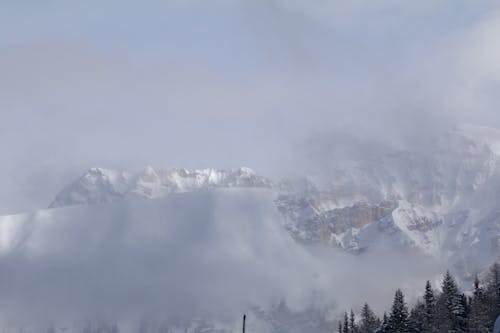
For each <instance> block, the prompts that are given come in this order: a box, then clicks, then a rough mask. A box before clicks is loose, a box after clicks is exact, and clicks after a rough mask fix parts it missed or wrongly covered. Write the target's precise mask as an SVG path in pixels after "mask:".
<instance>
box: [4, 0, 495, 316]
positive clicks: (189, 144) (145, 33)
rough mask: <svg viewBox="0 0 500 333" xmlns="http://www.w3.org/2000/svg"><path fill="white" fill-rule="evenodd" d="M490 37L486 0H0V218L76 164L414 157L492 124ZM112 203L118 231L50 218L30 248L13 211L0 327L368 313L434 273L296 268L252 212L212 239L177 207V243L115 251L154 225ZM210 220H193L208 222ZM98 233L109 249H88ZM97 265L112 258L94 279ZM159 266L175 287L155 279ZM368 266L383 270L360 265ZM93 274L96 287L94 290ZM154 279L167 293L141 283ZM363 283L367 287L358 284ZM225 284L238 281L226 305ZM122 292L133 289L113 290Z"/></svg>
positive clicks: (266, 170)
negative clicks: (146, 316) (13, 322)
mask: <svg viewBox="0 0 500 333" xmlns="http://www.w3.org/2000/svg"><path fill="white" fill-rule="evenodd" d="M499 34H500V8H499V5H498V3H497V2H496V1H487V0H478V1H474V2H467V1H457V0H438V1H423V2H418V3H417V2H412V3H410V2H399V1H391V0H377V1H368V0H356V1H349V2H348V3H347V2H343V1H320V0H317V1H316V0H315V1H299V0H267V1H264V0H254V1H243V0H214V1H210V2H207V1H201V0H199V1H198V0H188V1H178V0H169V1H154V0H152V1H145V2H141V3H138V2H134V1H127V0H122V1H117V0H110V1H106V2H102V1H97V0H90V1H85V2H76V1H62V0H52V1H44V2H40V1H34V0H21V1H15V2H14V1H0V152H1V156H2V158H1V162H2V163H1V164H0V184H1V185H2V186H0V215H7V214H13V213H19V212H26V211H28V212H30V211H35V210H37V209H40V208H44V207H47V206H48V204H49V203H50V202H51V201H52V199H53V197H54V196H55V194H56V193H57V192H59V190H61V189H62V188H63V187H64V186H65V185H67V184H68V183H69V182H71V181H73V180H74V179H75V178H76V177H77V176H79V175H81V174H82V173H83V172H84V171H85V170H86V169H88V168H89V167H93V166H100V167H106V168H118V169H128V170H131V171H136V170H140V169H143V168H145V167H146V166H147V165H153V166H155V167H159V168H166V167H186V168H237V167H240V166H248V167H251V168H253V169H255V170H256V171H257V173H258V174H261V175H264V176H269V177H272V178H273V179H279V178H283V177H297V176H302V175H305V174H307V173H309V172H320V171H321V170H322V168H323V167H324V166H325V165H327V166H328V165H329V164H328V163H329V162H330V161H331V160H333V159H337V160H341V159H342V158H347V157H349V158H350V157H352V153H353V152H354V153H355V154H358V155H363V154H364V153H365V152H370V153H371V154H377V153H378V152H382V151H384V149H387V147H395V148H397V149H419V150H424V151H425V150H426V149H428V148H429V147H431V146H432V144H433V139H434V137H435V136H437V135H441V134H442V133H446V131H448V130H449V129H451V128H453V127H454V126H456V125H458V124H461V123H474V124H478V125H488V126H492V127H500V117H498V110H499V107H500V103H499V101H498V97H497V93H498V88H499V86H500V85H499V84H500V60H498V59H500V57H498V54H499V53H500V50H499V48H500V44H499V43H498V42H497V39H498V35H499ZM325 161H327V162H328V163H326V164H325ZM210 200H211V199H210V198H209V201H210ZM195 203H196V200H195ZM136 204H137V205H139V206H140V205H146V206H147V205H148V204H147V203H141V204H139V203H136ZM124 205H126V204H124ZM150 205H153V204H150ZM117 207H118V208H120V209H121V210H119V211H120V212H119V213H117V214H118V218H117V217H116V216H115V215H113V214H114V213H113V214H111V213H110V212H107V213H106V209H105V208H103V207H101V208H99V209H102V211H101V210H99V209H98V210H97V211H96V212H94V213H92V214H96V215H97V214H98V213H99V212H102V213H103V214H104V216H107V217H109V219H108V220H106V219H104V221H101V220H99V219H95V220H92V219H91V220H92V221H94V222H95V223H97V222H104V223H103V224H102V225H99V226H98V227H96V229H95V230H97V231H98V232H96V234H92V231H91V229H87V230H80V229H79V228H80V227H81V226H82V225H84V224H83V222H85V223H86V222H89V221H86V220H85V214H84V215H78V214H77V216H79V218H78V219H76V221H74V225H72V226H73V227H74V229H72V228H73V227H71V228H70V226H69V225H67V224H65V223H62V222H64V221H66V220H65V219H64V216H65V215H64V214H63V213H58V214H62V215H60V216H59V217H58V219H59V220H58V221H60V222H61V223H62V224H61V225H62V227H60V225H51V224H50V223H48V225H49V226H48V227H47V228H48V229H47V230H48V231H47V234H45V236H44V237H41V238H36V237H35V236H36V233H35V236H33V232H34V231H33V230H35V231H37V232H41V233H42V234H43V232H44V231H43V230H44V229H43V228H45V227H44V226H45V225H44V224H41V225H42V226H36V227H35V226H34V223H32V222H30V221H39V220H40V219H41V220H43V216H42V217H40V216H38V215H36V214H35V215H33V216H31V215H25V217H23V218H22V221H23V222H22V223H21V224H22V225H23V226H26V227H27V228H28V229H27V230H28V231H29V232H28V234H29V235H30V236H29V237H28V236H26V238H23V235H24V234H22V233H21V234H20V235H19V237H20V238H19V239H21V240H25V241H26V243H22V242H21V243H20V244H23V245H22V246H21V247H20V250H19V252H16V251H14V252H12V253H10V254H9V255H6V256H4V257H2V259H1V262H0V269H1V270H2V272H0V273H1V274H0V275H1V276H2V279H3V280H2V281H3V282H5V283H2V284H0V293H1V297H0V307H1V309H0V312H1V313H2V314H5V316H9V315H12V316H14V317H15V316H16V315H20V314H22V315H23V316H26V317H31V318H47V317H51V316H52V317H53V316H57V315H59V316H67V317H72V316H74V315H75V313H78V314H82V313H85V314H87V313H90V312H92V311H94V312H106V311H109V312H110V313H109V315H110V316H112V317H113V316H115V317H120V316H127V315H129V314H131V313H132V314H136V313H138V312H140V311H138V309H139V308H141V309H143V310H148V311H150V312H154V311H156V310H157V309H158V308H162V309H163V310H165V312H168V313H170V314H179V315H182V316H185V315H186V311H184V310H186V309H188V308H189V309H190V311H191V310H192V311H194V312H195V314H196V315H199V316H204V315H207V314H211V311H215V312H217V313H219V314H220V313H225V315H228V316H229V317H230V319H231V320H232V319H234V318H237V317H238V316H239V315H240V313H241V311H244V310H245V309H247V307H248V306H249V303H252V302H253V301H255V303H259V302H260V303H266V304H265V305H267V306H269V305H270V304H276V303H277V302H279V301H280V300H281V299H282V298H283V297H285V295H286V300H287V304H289V305H290V306H291V307H292V308H293V309H296V310H301V309H304V308H306V307H307V306H309V305H311V303H314V302H318V299H317V298H315V299H314V300H311V299H310V298H309V297H310V295H311V294H315V293H318V290H320V291H321V293H320V294H321V297H319V299H320V302H324V303H325V304H329V305H332V306H334V307H335V309H340V308H343V307H356V306H360V305H362V303H363V302H364V301H366V300H369V301H372V304H373V305H374V307H375V308H376V309H377V311H379V312H380V311H381V310H383V309H386V308H387V305H388V304H386V303H384V302H383V301H380V300H382V299H383V300H389V299H390V297H391V295H392V292H393V290H394V288H396V287H405V286H404V285H403V286H401V285H400V283H399V282H400V281H402V280H405V281H407V283H408V285H410V284H411V283H412V282H414V281H421V280H422V281H423V280H425V279H427V278H432V277H434V276H435V275H436V274H438V273H439V272H442V270H443V269H444V267H443V266H442V265H441V263H439V262H434V261H432V260H427V259H423V260H420V259H422V258H415V260H408V257H404V256H400V255H399V254H391V255H390V256H391V257H388V254H387V251H386V249H374V250H373V251H372V252H371V254H370V255H366V256H360V257H357V259H356V260H355V261H353V260H352V257H350V256H345V255H342V254H338V253H333V252H329V251H327V252H326V253H323V252H322V251H323V250H317V251H320V252H321V253H315V255H312V254H311V252H310V251H312V250H310V249H309V250H305V249H303V248H301V247H298V245H297V244H295V243H291V239H289V237H288V235H286V237H285V235H282V234H281V232H284V231H283V230H281V229H280V230H281V231H277V230H275V227H274V226H273V225H272V224H269V223H264V222H265V221H267V219H261V218H262V216H258V217H257V218H255V220H254V221H252V223H254V222H255V225H251V226H250V225H249V224H250V219H251V217H255V216H254V215H252V214H248V215H246V217H247V218H248V221H247V220H240V219H235V221H233V222H236V221H237V222H239V224H237V225H231V224H230V223H224V224H223V225H224V227H226V228H227V227H228V226H231V228H229V229H224V230H226V231H224V230H219V229H217V227H218V226H220V225H219V224H217V223H216V222H214V221H218V220H217V219H215V218H214V219H213V220H209V222H210V221H211V222H212V223H211V224H210V223H208V224H201V223H199V220H200V217H199V216H197V215H196V212H192V211H190V209H189V208H186V211H187V212H189V213H186V216H184V218H185V220H183V222H182V223H180V222H179V221H178V220H176V219H178V217H176V218H174V220H175V221H177V222H178V223H173V224H172V225H170V227H171V228H179V229H178V230H175V232H173V233H172V235H175V236H176V237H179V238H178V239H176V238H175V237H174V238H172V239H168V240H161V241H158V242H157V243H154V242H153V243H152V244H148V243H147V241H148V240H150V236H151V235H147V237H142V236H138V238H137V239H136V240H135V241H137V242H142V244H143V245H144V244H146V245H147V246H144V247H135V245H134V238H133V237H131V235H134V237H135V236H137V234H135V232H137V233H139V234H140V233H141V232H148V231H151V232H152V233H153V232H154V228H156V227H158V226H157V225H154V223H153V222H154V221H155V219H161V216H160V217H158V216H156V217H154V216H152V217H151V221H152V222H151V223H153V224H152V225H150V226H148V225H146V226H143V227H144V229H141V230H136V229H138V228H137V223H135V222H137V220H139V219H140V217H138V216H136V215H134V214H136V211H135V210H134V209H139V211H141V212H143V210H142V209H140V208H137V207H135V208H130V207H125V206H117ZM168 207H169V206H168V205H167V208H168ZM210 207H211V206H209V207H205V208H204V206H203V205H201V206H199V212H198V213H200V214H201V213H203V212H205V213H207V215H209V216H211V215H212V213H213V212H212V211H211V209H212V208H210ZM240 208H241V207H240ZM72 209H73V208H72ZM75 209H76V210H78V209H81V210H84V208H75ZM165 209H166V208H165ZM204 209H205V210H204ZM225 209H232V208H231V207H227V206H225V207H224V209H223V210H224V211H225ZM70 210H71V209H70ZM167 210H168V209H167ZM63 211H64V209H63V210H61V212H63ZM244 211H246V212H247V213H248V212H249V211H251V209H249V208H245V209H244ZM181 212H182V211H181ZM115 213H116V212H115ZM128 213H130V215H127V214H128ZM38 214H42V215H43V214H44V213H43V212H42V213H38ZM47 214H49V213H47ZM106 214H111V215H106ZM151 214H153V215H154V213H151ZM158 214H160V212H158ZM169 214H170V213H169ZM179 214H181V213H179ZM190 214H191V215H190ZM256 214H257V213H256ZM266 214H267V213H266ZM49 215H50V214H49ZM96 215H92V216H96ZM160 215H161V214H160ZM26 216H28V217H26ZM61 216H62V217H61ZM111 216H113V217H111ZM225 216H226V215H225ZM229 216H232V215H231V214H229ZM243 216H245V215H243ZM115 219H116V220H115ZM180 220H182V219H180ZM223 220H224V219H223ZM273 220H274V219H273ZM2 221H5V220H2ZM124 221H125V222H126V223H123V225H120V224H119V223H118V222H124ZM190 221H191V222H190ZM193 221H194V222H193ZM224 221H226V220H224ZM259 221H260V222H259ZM2 223H6V222H2ZM9 223H10V222H9ZM134 223H135V224H134ZM183 223H184V224H183ZM245 223H247V225H245ZM209 226H213V227H214V228H215V231H209V230H206V229H205V228H208V227H209ZM236 226H239V227H242V228H243V229H244V230H245V231H248V233H243V234H241V231H240V230H239V229H238V232H236V231H235V230H233V229H232V228H235V227H236ZM148 227H151V228H153V230H151V229H148ZM164 227H165V228H166V226H163V225H162V227H161V228H164ZM30 228H34V229H30ZM38 228H40V229H38ZM58 228H62V229H61V230H58ZM102 228H104V230H103V229H102ZM106 228H110V229H106ZM161 228H160V229H161ZM183 228H185V229H183ZM200 228H201V229H202V230H203V231H205V232H206V233H202V232H201V231H202V230H200ZM115 229H118V232H119V235H120V236H123V237H124V238H117V239H114V240H113V239H112V238H111V239H109V240H106V239H103V237H106V235H110V234H111V231H116V230H115ZM5 230H6V229H5ZM5 230H3V232H5ZM23 230H24V229H23ZM110 230H111V231H110ZM228 230H229V233H230V235H229V236H230V237H226V236H228V235H227V234H224V232H227V231H228ZM56 231H59V232H61V234H58V233H57V232H56ZM160 231H162V232H164V231H165V230H163V229H161V230H160ZM267 231H269V232H271V234H272V235H274V234H273V233H274V232H276V233H277V235H278V236H276V235H274V236H276V237H274V238H273V237H271V236H270V235H268V234H266V232H267ZM80 232H81V233H80ZM99 232H102V234H99ZM212 233H214V234H215V236H214V234H212ZM28 234H27V235H28ZM129 236H130V239H129V238H127V237H129ZM143 236H144V235H143ZM211 236H214V237H211ZM240 236H241V237H242V239H240V238H238V237H240ZM264 236H266V237H267V236H269V237H270V238H269V239H267V238H264V240H262V239H260V238H261V237H264ZM2 237H4V236H3V235H2ZM33 237H34V238H33ZM65 237H69V238H68V239H70V240H72V241H73V242H74V243H71V242H68V243H66V242H65V239H66V238H65ZM172 237H173V236H172ZM231 237H233V238H231ZM287 237H288V238H287ZM227 239H231V242H229V243H226V242H225V241H226V240H227ZM37 241H40V242H42V243H43V244H42V245H43V246H42V245H40V244H38V243H37ZM93 241H95V242H93ZM129 241H130V242H132V243H128V242H129ZM238 241H239V242H238ZM44 242H45V243H44ZM114 242H117V243H114ZM233 242H236V243H237V244H234V243H233ZM276 242H277V243H276ZM26 244H28V245H30V246H34V248H32V250H33V251H34V252H30V251H31V250H30V251H28V250H26V248H25V247H24V245H26ZM75 244H81V245H82V246H81V247H79V246H76V245H75ZM262 244H266V245H267V247H266V246H262ZM271 245H273V246H271ZM37 246H42V247H41V248H43V249H45V250H47V249H49V250H50V249H54V253H42V254H40V253H38V252H37V251H36V248H37ZM64 246H67V248H65V247H64ZM94 246H95V248H94ZM155 246H156V247H155ZM164 246H167V247H172V248H167V249H164V248H163V247H164ZM204 246H206V248H210V247H212V248H213V250H212V251H215V253H212V254H213V257H212V258H211V257H210V256H211V253H210V252H209V253H205V250H206V248H205V247H204ZM179 249H185V250H186V252H185V253H184V255H183V256H180V257H178V258H172V257H167V258H164V257H160V256H159V255H158V250H161V251H163V250H166V252H168V250H173V252H172V253H176V251H179ZM284 249H286V251H284ZM25 250H26V251H27V252H25ZM45 250H44V251H45ZM94 250H95V252H93V251H94ZM86 251H90V252H88V253H87V252H86ZM217 251H219V252H217ZM232 251H240V252H237V253H236V254H235V253H234V252H232ZM245 251H250V252H249V253H250V254H249V253H247V252H245ZM259 251H263V252H259ZM266 251H271V252H266ZM283 251H284V252H283ZM288 251H291V252H288ZM61 253H63V254H64V255H61ZM199 253H204V256H202V257H200V256H199ZM117 254H120V255H123V256H124V258H125V259H123V260H121V259H120V260H117V261H116V262H114V263H113V264H112V266H111V267H106V264H107V263H108V262H109V261H110V260H108V259H109V258H111V257H113V258H115V256H116V255H117ZM382 254H384V256H382ZM247 255H248V256H247ZM107 256H108V257H107ZM392 256H394V257H392ZM129 258H130V260H128V259H129ZM73 259H74V260H75V261H73ZM101 259H103V260H101ZM167 259H172V260H173V261H172V262H173V264H172V265H173V266H175V267H176V269H177V271H176V272H172V271H170V270H169V269H167V270H166V271H164V270H163V266H157V263H158V262H161V263H163V261H165V260H167ZM174 259H175V260H174ZM205 259H206V260H207V261H206V262H204V263H201V264H202V265H201V266H200V262H199V260H202V261H203V260H205ZM212 259H213V261H212ZM380 260H388V261H390V262H391V263H392V264H393V267H392V270H387V271H380V270H378V267H379V266H380ZM156 261H158V262H156ZM410 262H411V267H409V264H408V263H410ZM328 263H331V265H329V264H328ZM334 263H335V264H334ZM247 264H248V266H247ZM204 265H205V266H204ZM298 267H300V268H298ZM338 267H342V270H339V269H338ZM108 268H110V270H109V271H108V273H107V274H109V276H104V277H103V276H100V275H96V272H100V271H101V270H107V269H108ZM63 272H65V273H63ZM67 272H70V273H71V274H72V275H73V276H72V277H71V279H70V280H69V281H73V283H72V284H69V285H65V283H66V282H67V281H68V279H66V277H63V274H66V273H67ZM149 273H151V274H149ZM80 274H81V276H80ZM155 274H157V275H156V276H158V277H163V276H166V275H169V276H170V277H171V278H170V279H169V280H168V281H167V280H161V281H160V280H150V278H151V279H153V277H151V275H155ZM111 275H116V276H118V278H113V277H112V276H111ZM249 276H251V277H252V278H251V279H250V278H249ZM366 276H371V279H370V281H383V283H382V284H381V285H377V286H374V285H367V284H365V282H366V279H364V277H366ZM205 278H206V279H209V280H211V281H213V282H214V283H213V285H212V287H213V288H212V287H211V288H206V286H207V285H205V284H204V282H205V281H204V280H205ZM284 280H286V282H283V281H284ZM88 281H90V282H88ZM87 282H88V283H87ZM244 282H246V284H245V283H244ZM242 284H245V285H249V289H248V290H245V291H244V292H243V293H242V291H241V285H242ZM354 285H356V287H355V288H354V287H353V286H354ZM139 287H140V288H143V289H142V290H143V291H144V292H140V293H137V294H130V293H131V292H133V290H136V289H137V288H139ZM65 288H66V289H65ZM193 288H194V289H193ZM159 290H160V291H163V292H165V294H166V295H169V298H168V300H166V299H165V298H163V297H160V296H159V295H163V294H161V293H157V291H159ZM407 292H409V293H410V294H411V292H412V291H411V290H410V289H408V290H407ZM97 295H99V296H101V297H99V300H98V301H96V296H97ZM180 295H182V300H181V296H180ZM248 295H251V296H252V297H253V298H254V299H250V301H249V299H248ZM200 297H201V298H203V299H205V300H204V301H203V302H199V298H200ZM125 298H126V299H125ZM129 298H133V299H134V303H133V304H129V303H127V300H128V299H129ZM177 298H179V301H178V302H177V301H175V302H171V301H172V300H177ZM221 299H222V301H220V300H221ZM214 300H217V301H218V303H220V304H219V305H218V306H217V307H212V305H213V303H214ZM219 301H220V302H219ZM257 301H258V302H257ZM195 303H196V304H195ZM68 304H72V305H73V306H71V307H70V306H68ZM172 304H175V306H174V307H172ZM193 304H195V305H196V306H193ZM101 310H102V311H101ZM148 311H146V312H148ZM66 312H68V313H66ZM91 314H92V313H90V315H91ZM3 319H5V317H4V318H3Z"/></svg>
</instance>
